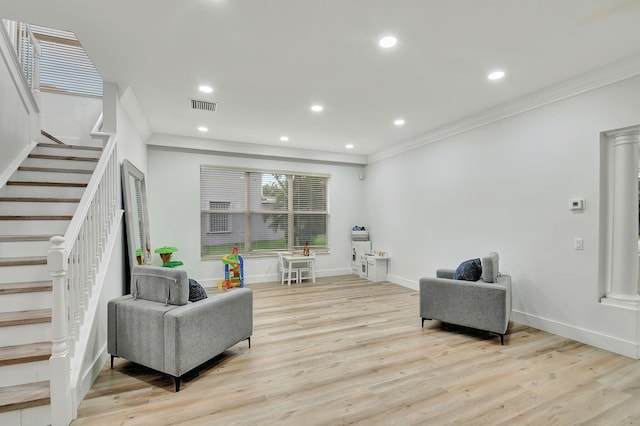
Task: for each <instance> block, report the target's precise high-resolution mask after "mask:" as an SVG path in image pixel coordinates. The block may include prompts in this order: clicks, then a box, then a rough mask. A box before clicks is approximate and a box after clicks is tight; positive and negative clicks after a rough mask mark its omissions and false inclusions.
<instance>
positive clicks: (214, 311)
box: [107, 266, 253, 392]
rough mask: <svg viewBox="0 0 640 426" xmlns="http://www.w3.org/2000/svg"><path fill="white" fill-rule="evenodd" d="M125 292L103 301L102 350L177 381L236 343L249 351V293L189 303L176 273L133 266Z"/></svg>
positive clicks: (184, 275)
mask: <svg viewBox="0 0 640 426" xmlns="http://www.w3.org/2000/svg"><path fill="white" fill-rule="evenodd" d="M131 293H132V294H129V295H126V296H121V297H118V298H116V299H113V300H110V301H109V303H108V310H107V316H108V332H107V334H108V352H109V353H110V354H111V368H113V358H114V357H122V358H126V359H128V360H130V361H133V362H135V363H137V364H141V365H144V366H145V367H149V368H152V369H154V370H158V371H161V372H163V373H166V374H169V375H171V376H173V377H174V379H175V387H176V392H178V391H179V390H180V380H181V378H182V377H183V376H184V375H185V373H188V372H189V371H191V370H193V369H194V368H196V367H198V366H200V365H201V364H204V363H205V362H206V361H208V360H210V359H212V358H213V357H215V356H216V355H218V354H220V353H222V352H224V351H225V350H226V349H227V348H229V347H231V346H233V345H235V344H236V343H238V342H240V341H242V340H248V343H249V347H251V334H252V332H253V292H252V291H251V290H250V289H248V288H238V289H234V290H232V291H230V292H226V293H221V294H216V295H213V296H211V297H208V298H207V299H203V300H199V301H197V302H193V303H192V302H189V279H188V277H187V273H186V272H185V271H184V270H181V269H172V268H161V267H156V266H136V267H134V269H133V272H132V274H131Z"/></svg>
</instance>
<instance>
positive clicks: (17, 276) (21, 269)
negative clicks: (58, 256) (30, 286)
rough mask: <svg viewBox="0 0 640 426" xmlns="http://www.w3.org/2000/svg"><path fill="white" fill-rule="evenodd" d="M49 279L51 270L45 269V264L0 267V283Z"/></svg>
mask: <svg viewBox="0 0 640 426" xmlns="http://www.w3.org/2000/svg"><path fill="white" fill-rule="evenodd" d="M50 280H51V272H49V270H48V269H47V265H23V266H2V267H0V283H21V282H32V281H50Z"/></svg>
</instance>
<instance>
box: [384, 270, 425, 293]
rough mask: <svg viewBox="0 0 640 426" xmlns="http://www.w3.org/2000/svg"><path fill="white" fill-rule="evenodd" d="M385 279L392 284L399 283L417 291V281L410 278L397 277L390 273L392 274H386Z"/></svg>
mask: <svg viewBox="0 0 640 426" xmlns="http://www.w3.org/2000/svg"><path fill="white" fill-rule="evenodd" d="M387 281H389V282H391V283H394V284H398V285H401V286H403V287H407V288H410V289H411V290H415V291H418V289H419V286H418V283H417V282H416V281H412V280H409V279H407V278H403V277H399V276H397V275H392V274H389V275H387Z"/></svg>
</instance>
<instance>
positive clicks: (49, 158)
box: [29, 154, 98, 163]
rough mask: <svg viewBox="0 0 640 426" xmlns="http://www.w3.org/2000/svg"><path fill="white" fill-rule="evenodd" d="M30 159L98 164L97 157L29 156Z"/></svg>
mask: <svg viewBox="0 0 640 426" xmlns="http://www.w3.org/2000/svg"><path fill="white" fill-rule="evenodd" d="M29 158H39V159H41V160H69V161H92V162H94V163H97V162H98V158H95V157H77V156H74V155H52V154H29Z"/></svg>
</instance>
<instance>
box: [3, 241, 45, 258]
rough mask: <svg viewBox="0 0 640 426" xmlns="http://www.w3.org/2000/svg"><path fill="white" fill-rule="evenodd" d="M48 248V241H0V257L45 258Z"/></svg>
mask: <svg viewBox="0 0 640 426" xmlns="http://www.w3.org/2000/svg"><path fill="white" fill-rule="evenodd" d="M50 248H51V243H50V242H49V241H20V242H1V241H0V257H27V256H46V255H47V253H48V252H49V249H50Z"/></svg>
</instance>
